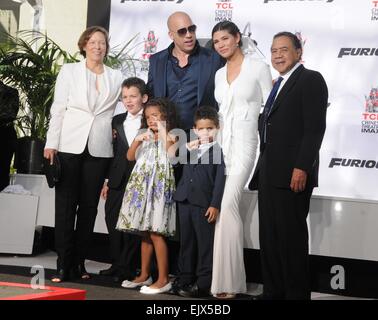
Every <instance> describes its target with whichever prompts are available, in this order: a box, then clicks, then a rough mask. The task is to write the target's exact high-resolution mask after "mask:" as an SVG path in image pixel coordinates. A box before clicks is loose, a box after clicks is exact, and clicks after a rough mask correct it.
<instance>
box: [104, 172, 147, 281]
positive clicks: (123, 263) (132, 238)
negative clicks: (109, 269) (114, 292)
mask: <svg viewBox="0 0 378 320" xmlns="http://www.w3.org/2000/svg"><path fill="white" fill-rule="evenodd" d="M126 184H127V181H126V179H125V181H124V182H123V183H122V184H121V186H120V188H119V189H112V188H109V191H108V196H107V199H106V202H105V222H106V226H107V228H108V233H109V244H110V256H111V259H112V265H113V266H114V267H115V268H116V269H117V272H118V273H119V274H122V275H124V276H125V277H126V278H128V279H134V277H135V275H136V269H137V268H138V266H139V262H140V244H141V237H140V236H138V235H135V234H131V233H127V232H123V231H118V230H116V225H117V221H118V216H119V212H120V210H121V206H122V200H123V196H124V194H125V188H126Z"/></svg>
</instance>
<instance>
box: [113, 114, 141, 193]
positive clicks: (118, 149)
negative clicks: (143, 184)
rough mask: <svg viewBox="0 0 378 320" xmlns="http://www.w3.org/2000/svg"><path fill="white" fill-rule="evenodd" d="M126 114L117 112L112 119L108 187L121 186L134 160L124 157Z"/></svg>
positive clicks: (125, 149)
mask: <svg viewBox="0 0 378 320" xmlns="http://www.w3.org/2000/svg"><path fill="white" fill-rule="evenodd" d="M126 116H127V112H126V113H121V114H117V115H116V116H114V117H113V120H112V129H113V132H114V131H115V137H113V151H114V158H113V159H112V161H111V164H110V167H109V172H108V179H109V181H108V187H109V188H112V189H118V188H119V187H121V186H122V184H123V182H124V181H125V179H128V178H129V177H130V174H131V171H132V170H133V168H134V165H135V161H129V160H127V158H126V154H127V150H129V144H128V142H127V139H126V134H125V130H124V128H123V122H124V121H125V119H126Z"/></svg>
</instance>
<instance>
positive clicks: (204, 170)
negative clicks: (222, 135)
mask: <svg viewBox="0 0 378 320" xmlns="http://www.w3.org/2000/svg"><path fill="white" fill-rule="evenodd" d="M184 148H185V145H184ZM225 181H226V176H225V164H224V159H223V153H222V149H221V147H220V146H219V144H217V143H216V144H214V145H213V146H212V147H211V148H209V150H207V151H206V152H205V153H204V154H203V155H202V156H201V158H199V159H198V150H193V151H191V152H187V163H186V164H184V165H183V173H182V176H181V179H180V181H179V183H178V185H177V189H176V192H175V194H174V199H175V200H176V201H185V200H187V201H188V202H189V203H190V204H193V205H196V206H199V207H202V208H208V207H214V208H217V209H220V206H221V202H222V196H223V191H224V185H225Z"/></svg>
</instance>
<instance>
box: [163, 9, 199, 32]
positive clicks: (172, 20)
mask: <svg viewBox="0 0 378 320" xmlns="http://www.w3.org/2000/svg"><path fill="white" fill-rule="evenodd" d="M192 24H193V22H192V19H191V18H190V17H189V15H188V14H187V13H185V12H182V11H176V12H174V13H172V14H171V15H170V16H169V17H168V20H167V26H168V30H170V31H176V30H177V27H178V26H181V25H185V26H189V25H192Z"/></svg>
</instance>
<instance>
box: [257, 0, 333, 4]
mask: <svg viewBox="0 0 378 320" xmlns="http://www.w3.org/2000/svg"><path fill="white" fill-rule="evenodd" d="M273 1H276V2H284V1H285V2H287V1H290V2H293V1H301V2H303V1H311V2H314V1H325V2H333V0H264V3H269V2H273Z"/></svg>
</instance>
